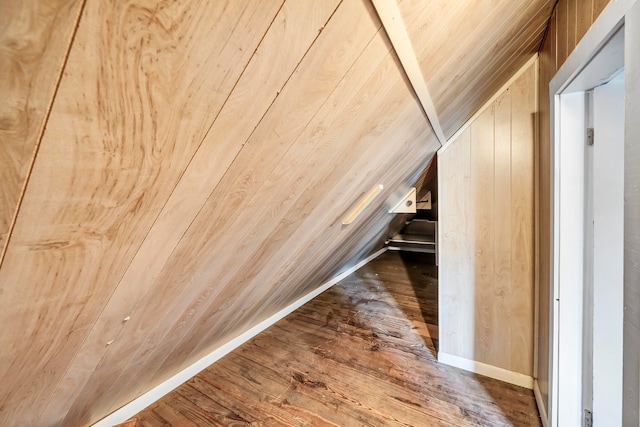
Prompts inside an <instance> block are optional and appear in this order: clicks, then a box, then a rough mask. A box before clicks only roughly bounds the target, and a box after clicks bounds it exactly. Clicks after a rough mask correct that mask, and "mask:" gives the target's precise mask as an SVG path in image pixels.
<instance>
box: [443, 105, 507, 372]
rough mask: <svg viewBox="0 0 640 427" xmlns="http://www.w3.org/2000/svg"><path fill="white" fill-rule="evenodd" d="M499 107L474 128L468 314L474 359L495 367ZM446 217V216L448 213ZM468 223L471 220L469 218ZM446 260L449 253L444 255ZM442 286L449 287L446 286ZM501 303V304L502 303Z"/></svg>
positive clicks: (489, 109)
mask: <svg viewBox="0 0 640 427" xmlns="http://www.w3.org/2000/svg"><path fill="white" fill-rule="evenodd" d="M494 119H495V104H493V105H491V106H490V107H489V108H487V109H486V110H485V112H484V113H483V114H481V115H480V116H479V117H478V118H477V119H476V120H475V121H474V122H473V124H472V125H471V143H470V148H471V195H472V196H471V197H472V205H471V206H472V208H471V211H472V212H473V214H472V215H473V216H472V218H473V222H474V229H475V236H474V237H475V238H474V242H475V250H474V257H475V260H476V262H475V263H474V280H473V290H474V295H475V301H474V306H473V308H472V310H471V311H470V312H469V313H468V315H470V316H473V318H474V325H475V327H474V330H475V334H474V345H473V358H472V359H473V360H478V361H480V362H483V363H487V364H493V363H492V361H493V360H495V359H496V355H497V353H498V352H501V351H502V349H498V348H497V346H494V345H493V337H494V334H496V333H497V334H498V336H500V335H501V334H500V332H499V331H498V330H495V329H494V326H495V322H494V317H495V316H494V310H493V304H494V300H495V295H494V286H495V284H494V280H495V255H496V254H495V232H494V230H495V221H494V218H495V216H494V215H495V191H496V189H495V181H494V167H495V154H494V136H495V121H494ZM442 214H443V215H444V216H445V217H446V215H447V212H446V211H444V212H442ZM467 220H470V218H468V219H467ZM441 256H442V257H443V258H446V256H447V254H446V253H441ZM442 286H447V284H446V283H442ZM498 304H500V303H499V302H498Z"/></svg>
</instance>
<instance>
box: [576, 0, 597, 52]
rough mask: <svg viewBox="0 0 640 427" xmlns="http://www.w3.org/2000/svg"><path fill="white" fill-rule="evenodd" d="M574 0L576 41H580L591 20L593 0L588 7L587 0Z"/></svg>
mask: <svg viewBox="0 0 640 427" xmlns="http://www.w3.org/2000/svg"><path fill="white" fill-rule="evenodd" d="M575 1H576V14H577V23H576V41H578V42H579V41H580V39H582V36H584V35H585V33H586V32H587V30H588V29H589V27H590V26H591V23H592V22H593V1H594V0H590V2H591V3H592V5H591V7H589V1H586V2H584V1H580V0H575Z"/></svg>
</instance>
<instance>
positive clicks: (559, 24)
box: [537, 0, 608, 408]
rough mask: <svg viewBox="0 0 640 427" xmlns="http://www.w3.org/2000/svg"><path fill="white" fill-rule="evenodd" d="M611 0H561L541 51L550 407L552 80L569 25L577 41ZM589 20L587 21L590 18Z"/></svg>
mask: <svg viewBox="0 0 640 427" xmlns="http://www.w3.org/2000/svg"><path fill="white" fill-rule="evenodd" d="M569 4H575V7H576V11H575V14H574V16H575V17H576V18H575V19H576V20H577V23H575V22H568V13H567V11H568V7H569ZM607 4H608V0H575V3H574V0H571V1H569V0H560V1H559V2H558V4H557V7H556V9H555V11H554V13H553V15H552V16H551V20H550V22H549V30H548V31H547V38H546V40H545V43H544V46H543V47H542V50H541V51H540V79H539V88H538V90H539V93H540V118H539V162H538V168H539V177H540V185H539V190H538V191H539V193H538V198H539V201H540V202H539V213H538V215H539V231H538V233H539V234H538V240H539V249H538V251H539V266H538V267H537V270H538V271H539V278H540V279H539V284H538V301H539V310H538V357H537V360H538V366H537V372H538V385H539V387H540V392H541V394H542V399H543V405H544V406H545V408H548V396H549V382H548V380H549V337H550V324H549V321H550V317H549V316H550V312H549V310H550V289H551V288H550V262H551V170H552V169H551V167H552V165H551V158H550V154H551V151H550V150H551V147H550V135H551V129H550V117H549V114H550V102H551V100H550V99H549V82H550V81H551V79H552V78H553V76H554V75H555V74H556V72H557V70H558V69H559V68H560V67H561V66H562V64H563V63H564V61H565V59H566V58H567V57H568V56H569V54H570V53H571V50H572V49H569V38H570V31H572V30H571V29H570V27H571V26H572V25H575V28H576V32H575V36H574V39H575V43H574V44H573V47H575V45H577V43H579V42H580V39H581V38H582V36H584V34H585V33H586V31H587V30H588V28H589V27H590V26H591V24H593V22H594V21H595V20H596V19H597V18H598V16H599V15H600V13H601V12H602V10H603V9H604V7H605V6H606V5H607ZM587 19H588V20H587Z"/></svg>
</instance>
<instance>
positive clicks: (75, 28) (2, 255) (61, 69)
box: [0, 0, 87, 269]
mask: <svg viewBox="0 0 640 427" xmlns="http://www.w3.org/2000/svg"><path fill="white" fill-rule="evenodd" d="M86 3H87V0H82V3H81V4H80V7H79V8H78V13H77V15H76V18H75V23H74V25H73V30H72V31H71V35H70V36H69V41H68V42H67V49H66V51H65V53H64V56H63V58H62V62H61V64H60V66H59V68H58V74H57V75H56V82H55V84H54V86H53V92H52V94H51V99H50V100H49V103H48V104H47V109H46V111H45V114H44V117H43V118H42V125H41V126H40V130H39V131H38V136H37V138H36V143H35V147H34V149H33V155H32V156H31V161H30V162H29V167H28V168H27V172H26V174H25V178H24V182H23V184H22V189H21V190H20V195H19V197H18V203H17V205H16V210H15V212H14V214H13V218H12V219H11V224H10V225H9V230H7V238H6V240H5V242H4V246H3V248H2V252H0V269H2V264H3V262H4V258H5V255H6V253H7V248H8V247H9V242H11V236H12V235H13V229H14V228H15V225H16V221H17V220H18V215H19V214H20V207H21V206H22V201H23V200H24V195H25V193H26V191H27V186H28V185H29V178H30V177H31V172H32V171H33V167H34V165H35V162H36V158H37V157H38V151H39V149H40V143H41V142H42V138H43V136H44V131H45V130H46V128H47V122H48V121H49V116H50V114H51V109H52V107H53V103H54V102H55V99H56V95H57V93H58V88H59V87H60V82H61V81H62V75H63V74H64V69H65V67H66V65H67V60H68V59H69V54H70V53H71V47H72V46H73V41H74V40H75V37H76V33H77V32H78V27H79V26H80V19H81V18H82V12H83V11H84V6H85V5H86Z"/></svg>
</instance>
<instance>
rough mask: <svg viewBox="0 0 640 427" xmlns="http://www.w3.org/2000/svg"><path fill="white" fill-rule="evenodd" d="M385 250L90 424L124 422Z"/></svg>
mask: <svg viewBox="0 0 640 427" xmlns="http://www.w3.org/2000/svg"><path fill="white" fill-rule="evenodd" d="M386 251H387V248H386V247H385V248H382V249H380V250H379V251H377V252H375V253H374V254H372V255H369V256H368V257H367V258H365V259H364V260H362V261H360V262H359V263H357V264H356V265H354V266H353V267H351V268H349V269H347V270H346V271H344V272H343V273H340V274H339V275H337V276H336V277H334V278H333V279H331V280H329V281H328V282H326V283H324V284H323V285H322V286H320V287H318V288H316V289H314V290H313V291H311V292H309V293H308V294H306V295H305V296H303V297H302V298H300V299H298V300H297V301H294V302H293V303H292V304H290V305H288V306H287V307H285V308H283V309H282V310H280V311H278V312H277V313H275V314H274V315H272V316H271V317H269V318H267V319H265V320H263V321H262V322H260V323H258V324H257V325H255V326H254V327H252V328H251V329H249V330H247V331H245V332H243V333H242V334H240V335H238V336H237V337H235V338H234V339H232V340H231V341H229V342H227V343H226V344H223V345H222V346H220V347H218V348H217V349H215V350H214V351H212V352H211V353H209V354H208V355H206V356H205V357H203V358H202V359H200V360H198V361H197V362H195V363H194V364H192V365H190V366H188V367H186V368H185V369H183V370H182V371H180V372H178V373H177V374H175V375H174V376H172V377H171V378H169V379H168V380H166V381H165V382H163V383H162V384H160V385H158V386H157V387H154V388H153V389H151V390H149V391H148V392H146V393H145V394H143V395H142V396H140V397H137V398H136V399H134V400H132V401H131V402H129V403H127V404H126V405H124V406H123V407H122V408H120V409H118V410H117V411H115V412H113V413H111V414H110V415H107V416H106V417H105V418H103V419H101V420H100V421H98V422H97V423H95V424H93V427H111V426H113V425H116V424H120V423H123V422H125V421H126V420H128V419H129V418H131V417H133V416H134V415H136V414H137V413H138V412H140V411H142V410H143V409H144V408H146V407H147V406H149V405H151V404H152V403H154V402H156V401H157V400H159V399H160V398H162V397H163V396H165V395H166V394H168V393H169V392H171V391H172V390H174V389H176V388H177V387H179V386H180V385H182V384H183V383H185V382H186V381H188V380H189V379H190V378H192V377H194V376H195V375H197V374H198V373H200V372H201V371H203V370H205V369H206V368H208V367H209V366H211V365H212V364H213V363H215V362H217V361H218V360H220V359H221V358H222V357H224V356H225V355H227V354H228V353H230V352H231V351H233V350H235V349H236V348H238V347H240V346H241V345H242V344H244V343H245V342H247V341H249V340H250V339H251V338H253V337H255V336H256V335H258V334H259V333H260V332H262V331H264V330H265V329H267V328H268V327H269V326H271V325H273V324H274V323H276V322H277V321H278V320H280V319H282V318H284V317H285V316H287V315H288V314H290V313H292V312H293V311H294V310H296V309H298V308H300V307H302V306H303V305H304V304H306V303H308V302H309V301H311V300H312V299H314V298H315V297H317V296H318V295H320V294H321V293H323V292H324V291H326V290H327V289H329V288H331V287H332V286H333V285H335V284H336V283H338V282H339V281H341V280H342V279H344V278H345V277H347V276H349V275H350V274H352V273H354V272H356V271H357V270H359V269H360V268H361V267H363V266H365V265H366V264H368V263H369V262H371V261H372V260H374V259H375V258H377V257H379V256H380V255H382V254H383V253H384V252H386Z"/></svg>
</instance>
